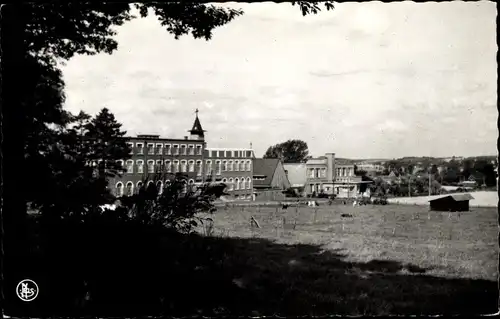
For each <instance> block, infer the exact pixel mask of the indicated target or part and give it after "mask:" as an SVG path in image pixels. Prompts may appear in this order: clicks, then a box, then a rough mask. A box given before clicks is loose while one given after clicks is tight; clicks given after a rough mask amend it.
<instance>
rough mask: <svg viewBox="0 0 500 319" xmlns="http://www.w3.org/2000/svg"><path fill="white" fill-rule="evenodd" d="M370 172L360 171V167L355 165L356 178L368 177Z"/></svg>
mask: <svg viewBox="0 0 500 319" xmlns="http://www.w3.org/2000/svg"><path fill="white" fill-rule="evenodd" d="M367 173H368V172H367V171H365V170H360V169H358V165H354V175H356V176H366V174H367Z"/></svg>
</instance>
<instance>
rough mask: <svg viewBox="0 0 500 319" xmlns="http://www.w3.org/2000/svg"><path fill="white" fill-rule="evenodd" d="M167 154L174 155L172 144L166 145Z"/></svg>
mask: <svg viewBox="0 0 500 319" xmlns="http://www.w3.org/2000/svg"><path fill="white" fill-rule="evenodd" d="M165 154H167V155H172V147H171V146H170V144H165Z"/></svg>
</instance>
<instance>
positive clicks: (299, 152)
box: [263, 140, 309, 163]
mask: <svg viewBox="0 0 500 319" xmlns="http://www.w3.org/2000/svg"><path fill="white" fill-rule="evenodd" d="M308 155H309V149H308V147H307V143H306V142H304V141H302V140H288V141H286V142H283V143H279V144H276V145H273V146H270V147H269V148H268V149H267V151H266V153H265V154H264V156H263V157H264V158H281V159H282V160H283V162H285V163H302V162H305V161H306V160H307V158H308Z"/></svg>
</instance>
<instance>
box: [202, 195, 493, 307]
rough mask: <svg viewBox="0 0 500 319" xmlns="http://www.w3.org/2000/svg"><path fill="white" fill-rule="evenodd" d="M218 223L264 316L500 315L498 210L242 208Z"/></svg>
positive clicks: (230, 257) (231, 262)
mask: <svg viewBox="0 0 500 319" xmlns="http://www.w3.org/2000/svg"><path fill="white" fill-rule="evenodd" d="M342 214H349V215H352V217H342V216H341V215H342ZM251 216H253V217H255V219H256V220H257V222H258V223H259V225H260V228H257V227H252V226H251V223H250V218H251ZM212 218H213V219H214V227H213V229H212V230H211V232H212V236H215V237H224V238H225V239H226V240H230V239H231V238H232V239H231V240H232V241H233V247H234V248H233V250H232V251H231V252H228V253H227V254H226V255H225V257H224V263H225V265H226V266H225V267H226V268H227V269H231V270H230V272H232V273H234V279H233V282H234V283H235V284H236V285H237V286H238V287H240V288H241V289H242V290H245V291H250V292H252V293H251V295H252V296H254V297H253V298H254V299H253V301H252V304H253V305H254V307H255V308H256V309H258V310H257V313H258V314H260V315H262V314H265V315H272V314H273V313H279V314H288V315H301V314H317V315H320V314H328V313H329V314H350V315H363V314H369V315H382V314H444V313H493V312H496V310H497V309H498V307H497V301H498V288H497V287H498V286H497V283H496V280H497V276H498V245H497V243H498V228H497V210H496V209H495V208H472V209H471V211H470V212H463V213H461V214H460V215H459V214H458V213H452V214H451V215H450V214H449V213H439V212H429V211H428V208H427V207H423V206H403V205H387V206H360V207H352V206H348V205H346V206H344V205H332V206H320V207H318V208H309V207H299V208H298V209H297V208H296V207H290V208H288V210H282V209H281V208H276V207H260V208H259V207H233V208H227V209H224V208H222V209H219V211H218V212H217V213H216V214H215V215H214V216H212ZM283 218H284V220H285V224H284V226H283V224H282V222H281V221H283ZM200 231H201V232H207V230H206V229H200ZM208 232H210V231H208ZM221 239H222V238H221ZM235 269H237V270H235ZM228 271H229V270H228Z"/></svg>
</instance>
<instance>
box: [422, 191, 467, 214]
mask: <svg viewBox="0 0 500 319" xmlns="http://www.w3.org/2000/svg"><path fill="white" fill-rule="evenodd" d="M471 199H474V197H472V195H470V194H450V195H447V196H444V197H439V198H436V199H433V200H430V201H429V202H430V210H432V211H438V212H466V211H469V201H470V200H471Z"/></svg>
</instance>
